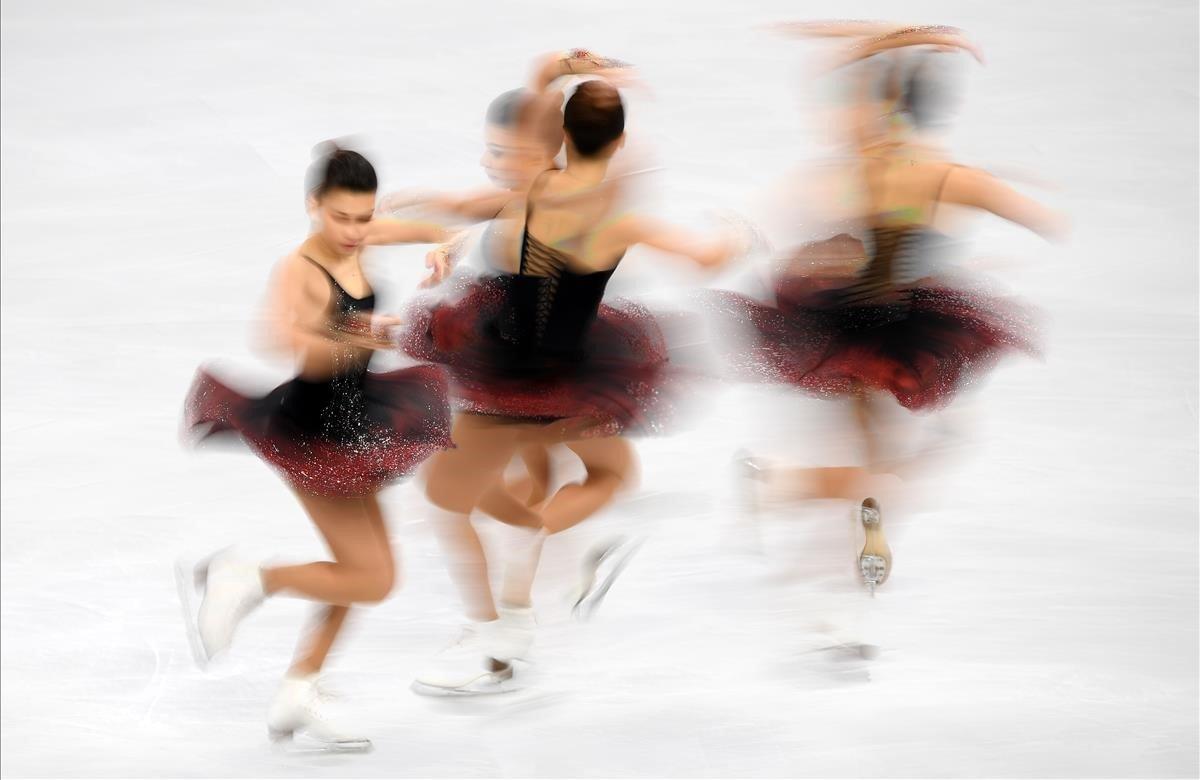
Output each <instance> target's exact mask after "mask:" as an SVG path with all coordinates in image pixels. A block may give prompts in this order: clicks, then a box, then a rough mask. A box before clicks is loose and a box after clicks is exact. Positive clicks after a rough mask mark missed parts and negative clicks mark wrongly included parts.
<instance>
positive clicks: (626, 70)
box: [533, 49, 638, 92]
mask: <svg viewBox="0 0 1200 780" xmlns="http://www.w3.org/2000/svg"><path fill="white" fill-rule="evenodd" d="M566 76H599V77H600V78H603V79H605V80H606V81H608V82H610V83H611V84H612V85H613V86H615V87H631V86H634V85H636V84H637V83H638V80H637V76H636V73H635V72H634V70H633V66H632V65H631V64H629V63H628V62H622V61H621V60H617V59H613V58H611V57H602V56H600V55H598V54H596V53H594V52H590V51H588V50H587V49H570V50H568V51H565V52H558V53H555V54H548V55H546V56H545V57H543V58H542V59H541V60H539V64H538V66H537V68H536V69H535V71H534V77H533V88H534V90H535V91H538V92H541V91H543V90H545V89H547V88H548V87H549V86H550V85H551V84H553V83H554V82H555V81H557V80H558V79H560V78H563V77H566Z"/></svg>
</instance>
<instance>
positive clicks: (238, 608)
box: [175, 549, 266, 667]
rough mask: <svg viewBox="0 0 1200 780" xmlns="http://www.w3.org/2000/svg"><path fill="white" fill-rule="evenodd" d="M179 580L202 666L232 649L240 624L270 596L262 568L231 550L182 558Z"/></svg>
mask: <svg viewBox="0 0 1200 780" xmlns="http://www.w3.org/2000/svg"><path fill="white" fill-rule="evenodd" d="M175 582H176V585H177V587H178V590H179V598H180V601H181V602H182V604H183V617H184V623H185V625H186V627H187V630H188V640H189V641H190V643H191V646H192V654H193V655H194V656H195V658H196V663H197V664H199V665H200V666H201V667H204V666H206V665H207V664H208V663H209V662H210V661H212V659H213V658H214V657H216V656H217V655H218V654H219V653H222V652H224V651H225V650H227V649H229V645H230V643H231V642H232V641H233V634H234V631H235V630H236V629H237V626H238V623H240V622H241V620H242V618H244V617H246V615H248V614H250V613H251V612H253V611H254V609H255V608H256V607H257V606H258V605H259V604H261V603H262V601H263V599H264V598H265V596H266V594H265V593H264V591H263V584H262V573H261V571H260V570H259V567H258V566H257V565H255V564H252V563H248V562H246V561H244V560H241V559H239V558H237V557H236V556H235V555H234V553H233V552H232V551H231V550H228V549H226V550H221V551H220V552H217V553H215V554H213V555H212V556H210V557H209V558H206V559H205V560H203V561H200V562H199V563H196V564H189V563H187V562H185V561H183V560H180V561H179V562H177V563H176V566H175ZM201 592H202V593H203V596H202V597H201V600H200V604H199V606H198V607H197V606H196V599H197V598H198V597H199V594H200V593H201Z"/></svg>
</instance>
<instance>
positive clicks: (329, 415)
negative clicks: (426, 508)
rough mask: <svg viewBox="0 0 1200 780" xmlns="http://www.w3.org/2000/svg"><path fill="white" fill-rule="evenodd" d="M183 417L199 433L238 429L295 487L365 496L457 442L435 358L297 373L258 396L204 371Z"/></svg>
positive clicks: (302, 490)
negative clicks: (401, 365)
mask: <svg viewBox="0 0 1200 780" xmlns="http://www.w3.org/2000/svg"><path fill="white" fill-rule="evenodd" d="M185 424H186V425H187V427H188V428H189V429H190V430H192V431H194V432H196V433H198V434H200V438H207V437H209V436H212V435H215V434H221V433H236V434H239V435H240V436H241V437H242V439H243V440H244V441H245V442H246V443H247V444H248V445H249V446H250V447H251V448H252V449H253V450H254V451H255V452H256V453H257V454H258V455H259V456H260V457H262V458H263V460H265V461H267V462H268V463H270V464H271V465H273V466H275V467H276V468H277V469H278V470H279V471H280V472H282V474H283V476H284V478H285V479H286V480H287V481H288V482H289V483H290V484H291V485H292V486H293V487H295V488H296V489H297V490H299V491H301V492H305V493H312V494H317V495H324V496H343V497H347V496H361V495H369V494H371V493H374V492H375V491H376V490H378V489H379V488H381V487H383V486H384V485H386V484H387V483H389V482H392V481H394V480H396V479H398V478H400V477H403V476H406V475H408V474H409V473H410V472H412V471H413V469H415V468H416V466H417V465H419V464H420V463H421V462H422V461H424V460H425V459H426V458H428V457H429V456H430V455H432V454H433V453H434V452H436V451H438V450H441V449H446V448H449V447H451V446H453V445H452V444H451V441H450V408H449V402H448V395H447V382H446V378H445V375H444V372H442V371H441V370H440V369H438V368H435V367H432V366H418V367H415V368H408V369H404V370H400V371H389V372H386V373H375V372H368V371H365V370H364V371H357V372H354V373H350V374H346V375H341V376H335V377H334V378H333V379H331V380H326V381H309V380H306V379H303V378H300V377H297V378H295V379H292V380H291V381H289V382H285V383H284V384H282V385H280V386H279V387H276V388H275V389H274V390H272V391H271V392H270V393H268V394H267V395H265V396H262V397H249V396H246V395H243V394H241V393H239V392H238V391H236V390H234V389H232V388H230V387H229V386H227V385H226V384H224V383H223V382H221V381H220V380H219V379H216V378H215V377H213V376H212V375H211V374H209V373H208V372H207V371H205V370H203V369H201V370H200V371H199V372H198V374H197V376H196V379H195V381H194V382H193V384H192V388H191V390H190V392H189V393H188V396H187V402H186V405H185Z"/></svg>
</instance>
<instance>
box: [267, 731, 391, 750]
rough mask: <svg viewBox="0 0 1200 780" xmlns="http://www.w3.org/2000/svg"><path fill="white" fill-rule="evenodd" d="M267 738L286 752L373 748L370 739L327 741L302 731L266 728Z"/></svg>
mask: <svg viewBox="0 0 1200 780" xmlns="http://www.w3.org/2000/svg"><path fill="white" fill-rule="evenodd" d="M267 739H269V740H270V742H271V746H272V747H273V748H275V749H276V750H280V751H283V752H286V753H369V752H370V751H371V750H372V749H374V747H375V746H374V745H373V744H372V743H371V740H369V739H366V738H365V737H364V738H360V739H342V740H336V741H329V740H323V739H317V738H316V737H314V736H312V735H310V734H308V733H306V732H304V731H287V730H280V729H273V728H269V727H268V728H267Z"/></svg>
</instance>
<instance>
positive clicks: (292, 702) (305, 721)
mask: <svg viewBox="0 0 1200 780" xmlns="http://www.w3.org/2000/svg"><path fill="white" fill-rule="evenodd" d="M328 698H329V697H328V695H327V694H325V693H324V692H323V691H322V690H321V687H320V685H319V684H318V682H317V675H315V674H311V675H307V676H304V677H292V676H288V677H285V678H283V683H282V684H281V685H280V686H279V691H278V692H277V693H276V694H275V700H274V701H272V702H271V707H270V709H269V710H268V711H267V735H268V736H269V737H270V739H271V741H272V742H275V743H277V744H281V745H283V744H284V743H292V742H293V740H294V739H295V738H296V737H301V738H302V739H301V740H296V746H297V747H304V746H305V745H306V744H311V743H315V747H316V749H318V750H326V751H332V752H339V753H362V752H365V751H368V750H370V749H371V740H369V739H366V738H365V737H355V736H350V735H349V734H346V733H345V732H343V731H342V730H340V729H338V728H337V727H336V726H335V725H333V724H332V723H331V722H330V720H329V718H328V715H327V713H326V712H325V702H326V701H327V700H328Z"/></svg>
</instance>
